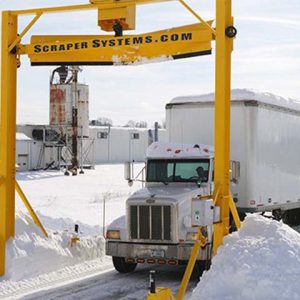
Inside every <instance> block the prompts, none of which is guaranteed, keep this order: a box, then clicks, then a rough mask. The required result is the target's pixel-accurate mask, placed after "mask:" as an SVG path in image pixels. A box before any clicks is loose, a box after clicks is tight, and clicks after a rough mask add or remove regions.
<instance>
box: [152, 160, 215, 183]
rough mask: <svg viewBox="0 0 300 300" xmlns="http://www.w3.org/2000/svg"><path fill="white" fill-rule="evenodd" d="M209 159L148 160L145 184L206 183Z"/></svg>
mask: <svg viewBox="0 0 300 300" xmlns="http://www.w3.org/2000/svg"><path fill="white" fill-rule="evenodd" d="M208 174H209V159H197V160H195V159H184V160H180V159H176V160H175V159H174V160H169V159H168V160H162V159H153V160H148V163H147V182H164V183H166V182H199V181H201V182H207V181H208Z"/></svg>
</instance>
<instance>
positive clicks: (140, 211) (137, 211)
mask: <svg viewBox="0 0 300 300" xmlns="http://www.w3.org/2000/svg"><path fill="white" fill-rule="evenodd" d="M130 238H131V239H141V240H157V241H159V240H160V241H163V240H171V206H167V205H151V206H150V205H131V206H130Z"/></svg>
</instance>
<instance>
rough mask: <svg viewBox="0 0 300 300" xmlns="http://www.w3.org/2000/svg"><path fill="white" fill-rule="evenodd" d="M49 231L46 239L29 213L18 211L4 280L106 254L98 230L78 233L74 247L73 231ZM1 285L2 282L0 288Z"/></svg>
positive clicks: (36, 273) (34, 273) (37, 274)
mask: <svg viewBox="0 0 300 300" xmlns="http://www.w3.org/2000/svg"><path fill="white" fill-rule="evenodd" d="M48 234H49V237H48V238H47V239H46V238H45V236H44V235H43V233H42V232H41V230H40V229H39V228H38V227H37V226H36V225H35V224H34V223H33V221H32V220H31V218H30V217H29V216H28V215H26V214H24V213H22V212H20V211H18V212H17V216H16V236H15V239H14V240H10V241H9V242H8V243H7V248H6V266H7V268H6V270H7V271H6V275H5V278H4V280H10V281H18V280H21V279H24V278H26V279H30V278H32V277H36V276H39V275H41V274H45V273H49V272H52V271H56V270H59V269H61V268H63V267H66V266H71V265H75V264H78V263H81V262H84V261H87V260H92V259H96V258H103V257H104V255H105V244H104V239H103V238H102V237H101V236H100V234H99V235H97V236H90V235H88V236H80V241H79V242H78V243H76V245H75V246H73V247H71V246H70V239H71V238H72V237H73V236H74V234H73V233H72V232H70V231H68V230H65V231H61V232H59V231H50V230H48ZM1 289H2V285H0V292H1Z"/></svg>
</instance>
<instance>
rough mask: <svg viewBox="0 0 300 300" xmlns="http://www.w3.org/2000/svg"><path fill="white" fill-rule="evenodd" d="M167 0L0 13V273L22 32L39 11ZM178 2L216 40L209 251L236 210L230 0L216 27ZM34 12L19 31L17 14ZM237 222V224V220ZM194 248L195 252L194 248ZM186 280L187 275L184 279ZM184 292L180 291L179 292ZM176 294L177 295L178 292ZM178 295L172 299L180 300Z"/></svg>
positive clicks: (10, 201)
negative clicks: (217, 210)
mask: <svg viewBox="0 0 300 300" xmlns="http://www.w3.org/2000/svg"><path fill="white" fill-rule="evenodd" d="M166 1H170V0H136V1H128V2H126V1H122V2H112V1H107V2H105V1H103V2H101V3H100V2H99V3H98V2H97V3H95V4H84V5H73V6H62V7H52V8H39V9H28V10H16V11H4V12H2V51H1V54H2V57H1V59H2V65H1V74H2V77H1V114H0V141H1V144H0V276H2V275H3V274H4V273H5V243H6V241H7V239H8V238H9V237H13V236H14V234H15V224H14V223H15V146H16V142H15V132H16V88H17V65H18V55H19V54H18V51H19V46H20V42H21V39H22V37H23V36H24V35H25V34H26V33H27V32H28V31H29V29H30V28H31V27H32V26H33V25H34V24H35V22H36V21H37V20H38V19H39V18H40V16H41V15H42V14H44V13H56V12H65V11H76V10H91V9H96V10H98V9H101V8H102V9H107V8H116V7H122V6H124V5H130V4H136V5H138V4H147V3H155V2H157V3H158V2H166ZM171 1H172V0H171ZM179 2H180V3H181V4H182V5H183V6H184V7H185V8H186V9H188V10H189V11H190V12H191V13H192V14H193V15H194V16H195V17H196V18H197V19H198V20H199V21H200V22H202V23H203V24H205V26H206V27H207V28H209V29H210V30H211V33H212V35H213V36H214V37H215V39H216V61H215V64H216V78H215V192H214V198H215V202H216V205H218V206H220V207H221V222H220V223H219V224H216V225H214V253H216V250H217V248H218V246H219V245H220V244H221V243H222V241H223V237H224V236H225V235H227V234H228V233H229V205H230V204H231V205H230V207H231V208H232V209H233V210H234V216H235V219H238V215H237V213H236V210H235V206H234V204H233V202H232V198H231V195H230V188H229V155H230V72H231V71H230V66H231V52H232V48H233V40H232V39H231V38H229V37H227V36H226V34H225V30H226V28H227V27H228V26H230V25H232V24H233V18H232V15H231V0H216V24H217V25H216V29H214V28H212V27H211V26H210V25H209V24H208V23H207V22H205V21H204V20H203V19H202V18H201V17H200V16H199V15H198V14H197V13H196V12H194V11H193V10H192V8H191V7H189V6H188V5H187V4H186V3H185V2H184V1H183V0H179ZM30 14H31V15H35V16H34V18H33V19H32V21H31V22H30V23H29V24H28V25H27V26H26V27H25V29H24V30H23V32H21V33H20V34H19V35H18V32H17V29H18V17H19V16H21V15H30ZM237 225H238V224H237ZM195 253H196V251H195ZM187 277H189V276H187ZM188 279H189V278H188ZM183 294H184V292H183ZM180 297H181V296H180ZM180 297H178V298H177V299H181V298H180Z"/></svg>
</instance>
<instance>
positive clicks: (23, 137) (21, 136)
mask: <svg viewBox="0 0 300 300" xmlns="http://www.w3.org/2000/svg"><path fill="white" fill-rule="evenodd" d="M16 140H17V141H31V140H32V139H31V138H29V137H28V136H27V135H26V134H24V133H20V132H16Z"/></svg>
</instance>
